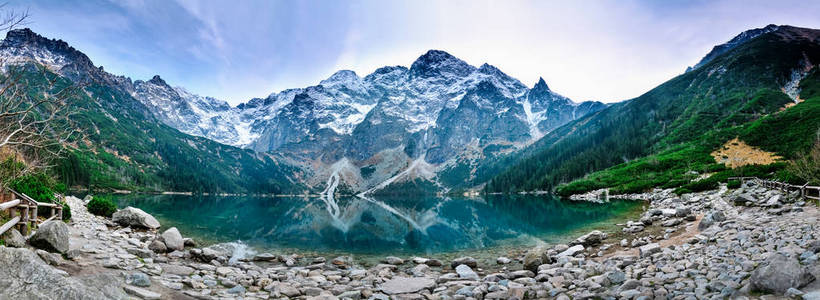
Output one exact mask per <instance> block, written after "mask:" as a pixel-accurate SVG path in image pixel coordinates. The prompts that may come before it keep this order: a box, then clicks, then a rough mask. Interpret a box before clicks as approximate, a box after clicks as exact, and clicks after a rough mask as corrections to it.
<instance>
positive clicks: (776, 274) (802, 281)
mask: <svg viewBox="0 0 820 300" xmlns="http://www.w3.org/2000/svg"><path fill="white" fill-rule="evenodd" d="M813 280H814V275H812V274H811V273H810V272H809V270H807V268H805V267H803V266H801V265H800V263H799V262H798V261H797V259H795V258H790V257H787V256H785V255H783V254H781V253H774V254H772V255H770V256H769V258H767V259H766V261H765V262H764V263H763V264H762V265H760V266H758V267H757V269H755V270H754V272H752V277H751V279H750V282H751V284H752V289H753V290H756V291H761V292H766V293H775V294H783V293H785V292H786V291H787V290H789V288H797V289H799V288H801V287H803V286H805V285H807V284H809V283H810V282H812V281H813Z"/></svg>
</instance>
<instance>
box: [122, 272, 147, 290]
mask: <svg viewBox="0 0 820 300" xmlns="http://www.w3.org/2000/svg"><path fill="white" fill-rule="evenodd" d="M125 283H127V284H130V285H135V286H139V287H149V286H151V278H149V277H148V275H145V273H142V272H134V273H131V274H128V275H126V276H125Z"/></svg>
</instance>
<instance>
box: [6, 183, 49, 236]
mask: <svg viewBox="0 0 820 300" xmlns="http://www.w3.org/2000/svg"><path fill="white" fill-rule="evenodd" d="M60 197H62V196H60ZM60 200H62V199H60ZM58 202H62V201H58ZM39 207H44V209H48V210H49V212H50V214H49V217H48V218H47V219H45V220H43V221H40V219H39V218H37V212H38V208H39ZM0 211H8V213H9V217H10V218H11V219H9V220H8V221H6V223H4V224H3V225H0V235H2V234H4V233H6V231H8V230H9V229H11V228H12V227H14V226H18V227H19V230H20V232H21V233H23V234H24V235H28V234H29V230H30V229H31V228H35V227H36V226H37V224H39V223H44V222H47V221H51V220H54V219H55V218H56V219H57V220H62V218H63V206H62V205H59V204H55V203H45V202H37V201H35V200H34V199H32V198H31V197H29V196H28V195H26V194H23V193H18V192H17V191H14V190H12V189H7V190H6V191H0Z"/></svg>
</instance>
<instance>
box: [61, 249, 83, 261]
mask: <svg viewBox="0 0 820 300" xmlns="http://www.w3.org/2000/svg"><path fill="white" fill-rule="evenodd" d="M81 254H82V251H80V249H71V250H68V252H66V253H65V258H67V259H71V260H74V259H77V258H78V257H80V255H81Z"/></svg>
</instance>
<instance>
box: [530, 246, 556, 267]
mask: <svg viewBox="0 0 820 300" xmlns="http://www.w3.org/2000/svg"><path fill="white" fill-rule="evenodd" d="M551 262H552V258H551V257H550V256H549V254H548V253H547V247H546V246H539V247H535V248H533V249H530V251H527V254H526V255H524V270H530V271H533V272H538V266H540V265H543V264H548V263H551Z"/></svg>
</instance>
